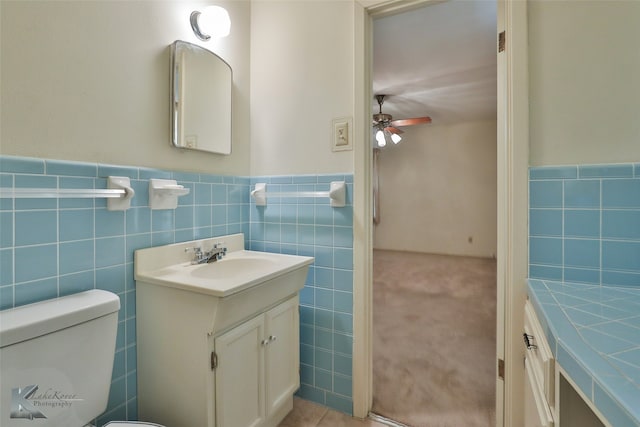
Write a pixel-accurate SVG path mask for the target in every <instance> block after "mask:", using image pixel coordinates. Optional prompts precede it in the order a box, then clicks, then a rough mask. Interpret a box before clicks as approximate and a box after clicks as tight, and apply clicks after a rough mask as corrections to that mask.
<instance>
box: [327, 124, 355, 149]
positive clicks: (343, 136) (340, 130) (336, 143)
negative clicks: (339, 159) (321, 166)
mask: <svg viewBox="0 0 640 427" xmlns="http://www.w3.org/2000/svg"><path fill="white" fill-rule="evenodd" d="M350 123H351V118H349V117H342V118H338V119H334V120H333V121H332V134H333V141H332V146H331V149H332V150H333V151H344V150H351V149H352V145H351V129H350V127H351V126H350Z"/></svg>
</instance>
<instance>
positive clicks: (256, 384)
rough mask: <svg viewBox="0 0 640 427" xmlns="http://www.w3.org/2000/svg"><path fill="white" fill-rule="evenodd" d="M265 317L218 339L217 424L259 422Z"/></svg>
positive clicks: (234, 426)
mask: <svg viewBox="0 0 640 427" xmlns="http://www.w3.org/2000/svg"><path fill="white" fill-rule="evenodd" d="M263 336H264V317H263V316H258V317H256V318H254V319H252V320H249V321H247V322H245V323H243V324H241V325H240V326H237V327H236V328H234V329H232V330H230V331H229V332H227V333H225V334H223V335H220V336H219V337H217V338H216V339H215V351H216V354H217V356H218V366H217V368H216V371H215V376H216V380H215V383H216V427H250V426H257V425H258V424H260V423H261V422H262V420H263V419H264V417H265V414H264V384H263V383H262V381H261V379H262V378H263V375H264V357H263V354H264V351H263V349H262V346H263V344H262V342H263Z"/></svg>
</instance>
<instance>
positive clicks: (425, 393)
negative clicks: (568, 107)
mask: <svg viewBox="0 0 640 427" xmlns="http://www.w3.org/2000/svg"><path fill="white" fill-rule="evenodd" d="M495 16H496V4H495V3H490V2H464V1H456V0H451V1H448V2H444V3H438V4H429V5H427V6H423V7H421V8H420V9H413V10H411V11H409V12H404V13H400V14H394V15H391V16H385V17H382V18H379V19H376V20H374V22H373V51H374V61H373V62H374V65H373V73H372V80H373V93H374V94H375V95H378V94H386V95H387V97H386V100H387V101H386V103H385V105H383V107H384V108H383V111H382V112H383V113H387V114H391V115H392V116H393V118H394V119H395V118H398V119H404V118H408V117H416V116H420V117H422V116H425V115H429V116H430V117H431V118H432V119H433V122H432V123H431V124H421V125H418V126H411V127H407V128H401V130H402V131H403V133H402V134H401V136H402V137H403V139H402V141H401V143H400V144H398V145H395V144H392V143H390V144H388V146H385V147H384V148H381V149H379V150H377V151H376V154H375V155H374V174H376V172H377V176H374V184H373V186H374V187H377V189H378V190H379V193H378V194H377V197H376V196H374V200H379V202H380V203H379V204H377V205H376V206H375V207H374V212H375V215H376V220H377V222H378V223H377V224H376V225H375V226H374V231H373V249H372V259H373V278H372V282H373V291H372V292H373V308H372V311H373V332H372V335H373V399H372V400H373V402H372V411H373V412H374V413H377V414H379V415H382V416H384V417H386V418H389V419H391V420H394V421H398V422H400V423H402V424H406V425H411V426H418V425H467V426H492V425H495V423H496V421H495V412H494V410H495V391H496V390H495V367H494V362H495V348H496V328H495V324H496V263H495V254H496V252H497V248H496V235H497V231H496V215H497V214H496V205H497V201H496V198H497V194H496V191H497V190H496V187H497V185H496V174H497V172H496V169H497V165H496V158H497V155H496V149H497V142H496V140H497V135H496V104H497V101H496V74H497V73H496V63H495V57H496V55H495V44H494V38H495V28H496V21H495ZM488 17H489V19H487V18H488ZM491 17H492V18H493V19H490V18H491ZM483 20H484V22H483ZM479 22H483V25H478V23H479ZM414 27H415V28H414ZM482 30H483V31H484V34H478V31H482ZM428 31H432V33H429V32H428ZM434 35H436V36H434ZM445 35H446V36H445ZM403 37H404V38H403ZM482 37H484V38H485V39H486V40H487V41H485V44H484V45H482V43H480V42H479V40H480V39H481V38H482ZM416 42H417V43H418V46H416ZM434 43H436V44H437V46H433V44H434ZM380 45H382V46H380ZM442 45H446V46H444V47H443V46H442ZM390 46H395V48H394V47H390ZM429 46H431V47H429ZM460 46H462V47H460ZM465 49H467V50H465ZM420 57H426V58H428V61H427V62H426V63H425V62H424V61H421V60H420ZM438 58H439V59H438ZM394 67H395V68H394ZM487 107H489V108H487ZM374 112H376V113H378V112H379V111H377V106H376V107H375V110H374ZM376 160H377V163H376ZM376 166H377V167H376ZM376 179H378V181H377V182H376V181H375V180H376ZM376 184H378V185H376ZM460 313H464V316H461V315H460Z"/></svg>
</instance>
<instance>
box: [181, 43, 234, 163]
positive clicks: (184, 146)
mask: <svg viewBox="0 0 640 427" xmlns="http://www.w3.org/2000/svg"><path fill="white" fill-rule="evenodd" d="M181 47H182V48H183V49H189V50H196V51H200V52H202V53H206V54H208V55H212V56H213V58H214V59H216V60H217V61H219V62H220V65H223V66H225V67H227V68H228V69H229V101H228V108H229V123H223V125H224V126H228V129H229V144H228V150H224V151H222V150H220V151H218V150H215V149H206V148H201V147H190V146H188V145H187V143H186V141H184V140H182V139H181V134H182V133H183V132H184V130H183V129H182V120H183V116H184V102H182V103H181V102H180V100H181V99H182V97H183V94H182V93H181V90H182V89H181V88H182V82H181V81H180V79H181V78H182V76H183V74H182V71H177V70H176V67H177V65H178V64H177V54H178V52H179V48H181ZM170 62H171V72H170V98H171V99H170V102H171V105H170V107H169V111H170V115H171V119H170V121H171V138H170V139H171V141H170V143H171V145H172V146H173V147H176V148H179V149H182V150H194V151H201V152H205V153H214V154H222V155H230V154H231V152H232V149H233V144H232V142H233V129H232V123H233V69H232V68H231V65H229V63H228V62H227V61H225V60H224V59H222V58H221V57H220V56H218V55H216V54H215V53H213V52H211V51H210V50H208V49H206V48H204V47H202V46H199V45H196V44H193V43H189V42H186V41H182V40H176V41H175V42H173V43H172V44H171V61H170ZM213 126H214V127H217V126H220V124H219V123H218V124H215V125H213Z"/></svg>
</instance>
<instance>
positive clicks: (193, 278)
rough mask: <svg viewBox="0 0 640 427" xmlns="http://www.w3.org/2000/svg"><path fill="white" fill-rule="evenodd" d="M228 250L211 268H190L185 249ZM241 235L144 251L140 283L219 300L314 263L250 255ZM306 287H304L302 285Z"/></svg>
mask: <svg viewBox="0 0 640 427" xmlns="http://www.w3.org/2000/svg"><path fill="white" fill-rule="evenodd" d="M216 243H218V244H220V245H221V246H224V247H226V248H227V255H226V256H224V257H223V258H222V259H221V260H219V261H215V262H212V263H209V264H196V265H192V264H191V258H192V256H193V255H192V254H190V253H187V252H186V251H185V249H188V248H193V247H201V248H202V249H203V250H209V249H210V248H212V247H213V245H214V244H216ZM243 247H244V236H243V235H242V234H237V235H231V236H224V237H220V238H213V239H205V240H198V241H192V242H186V243H177V244H173V245H167V246H160V247H156V248H149V249H141V250H138V251H136V253H135V278H136V280H137V281H143V282H145V283H151V284H155V285H161V286H168V287H173V288H178V289H183V290H188V291H194V292H198V293H202V294H207V295H212V296H216V297H227V296H230V295H233V294H236V293H238V292H241V291H243V290H246V289H249V288H252V287H254V286H257V285H259V284H261V283H264V282H267V281H269V280H271V279H274V278H276V277H279V276H282V275H285V274H287V273H289V272H292V271H294V270H297V269H300V268H306V267H307V266H308V265H309V264H311V263H312V262H313V258H312V257H304V256H297V255H284V254H275V253H269V252H256V251H247V250H244V249H243ZM303 284H304V283H303Z"/></svg>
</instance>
